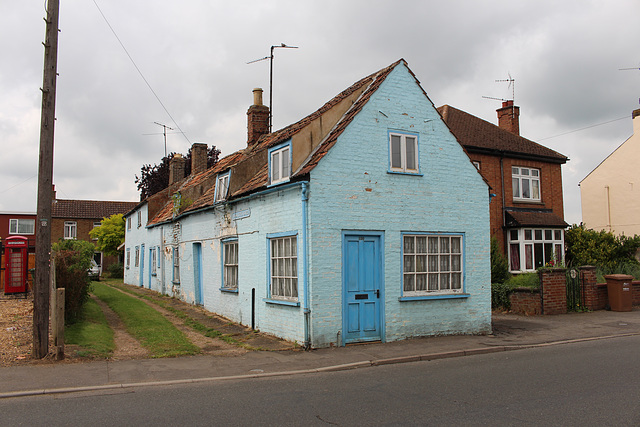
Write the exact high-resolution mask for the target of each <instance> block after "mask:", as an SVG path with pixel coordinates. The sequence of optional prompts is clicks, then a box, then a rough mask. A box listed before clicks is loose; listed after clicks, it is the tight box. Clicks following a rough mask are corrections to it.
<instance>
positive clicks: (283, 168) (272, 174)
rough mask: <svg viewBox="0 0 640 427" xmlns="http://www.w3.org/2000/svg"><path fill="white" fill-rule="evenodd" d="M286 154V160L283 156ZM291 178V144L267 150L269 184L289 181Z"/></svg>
mask: <svg viewBox="0 0 640 427" xmlns="http://www.w3.org/2000/svg"><path fill="white" fill-rule="evenodd" d="M285 153H286V159H284V157H285V156H284V154H285ZM290 176H291V144H290V143H287V144H285V145H282V146H278V147H275V148H272V149H271V150H269V184H270V185H273V184H279V183H281V182H287V181H289V177H290Z"/></svg>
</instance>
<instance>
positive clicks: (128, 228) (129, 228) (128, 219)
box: [127, 217, 131, 230]
mask: <svg viewBox="0 0 640 427" xmlns="http://www.w3.org/2000/svg"><path fill="white" fill-rule="evenodd" d="M127 230H131V217H128V218H127Z"/></svg>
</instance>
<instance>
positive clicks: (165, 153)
mask: <svg viewBox="0 0 640 427" xmlns="http://www.w3.org/2000/svg"><path fill="white" fill-rule="evenodd" d="M153 123H155V124H156V125H158V126H162V134H163V135H164V156H165V157H167V129H169V130H173V128H170V127H169V126H167V125H165V124H162V123H158V122H153Z"/></svg>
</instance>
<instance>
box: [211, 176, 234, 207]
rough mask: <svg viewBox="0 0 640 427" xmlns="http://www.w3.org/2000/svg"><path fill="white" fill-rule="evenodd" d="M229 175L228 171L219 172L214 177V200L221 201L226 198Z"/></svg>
mask: <svg viewBox="0 0 640 427" xmlns="http://www.w3.org/2000/svg"><path fill="white" fill-rule="evenodd" d="M230 176H231V173H230V172H227V173H224V174H219V175H218V178H217V179H216V190H215V196H214V202H221V201H223V200H226V198H227V193H228V192H229V178H230Z"/></svg>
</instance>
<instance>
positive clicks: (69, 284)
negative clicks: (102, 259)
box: [52, 240, 95, 324]
mask: <svg viewBox="0 0 640 427" xmlns="http://www.w3.org/2000/svg"><path fill="white" fill-rule="evenodd" d="M94 249H95V247H94V246H93V244H91V243H89V242H85V241H83V240H61V241H60V242H58V243H54V244H53V246H52V250H53V253H54V255H53V256H54V259H55V263H56V286H57V287H58V288H65V299H64V300H65V301H64V304H65V306H64V316H65V321H66V323H67V324H71V323H74V322H75V321H77V320H78V319H79V318H80V315H81V313H82V306H83V304H84V303H85V301H86V300H87V298H89V285H90V283H91V282H90V279H89V272H88V270H89V268H90V267H91V260H92V259H93V251H94Z"/></svg>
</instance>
